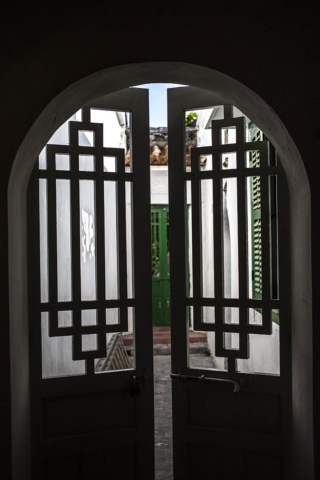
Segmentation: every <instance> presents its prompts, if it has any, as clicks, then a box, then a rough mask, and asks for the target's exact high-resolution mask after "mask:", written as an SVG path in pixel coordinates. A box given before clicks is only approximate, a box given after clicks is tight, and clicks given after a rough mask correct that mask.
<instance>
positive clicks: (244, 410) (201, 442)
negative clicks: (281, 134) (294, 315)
mask: <svg viewBox="0 0 320 480" xmlns="http://www.w3.org/2000/svg"><path fill="white" fill-rule="evenodd" d="M201 109H206V113H205V114H203V115H202V114H201V115H202V116H201V118H200V120H199V124H200V125H202V127H201V131H199V132H198V138H199V139H200V141H199V143H200V145H199V143H198V146H197V147H196V148H192V149H191V151H190V152H189V154H190V157H191V162H190V164H188V162H187V160H186V151H187V144H186V129H185V114H186V112H187V111H189V110H193V111H195V110H196V111H199V112H200V111H201ZM201 122H202V123H201ZM248 122H249V119H247V118H246V117H245V116H243V114H242V113H241V112H239V111H238V110H236V109H235V108H233V107H231V106H229V105H225V102H224V101H223V99H221V98H218V97H217V96H216V95H213V94H211V93H209V92H206V91H201V90H199V89H196V88H193V87H187V88H176V89H171V90H169V91H168V125H169V132H168V138H169V145H168V150H169V152H170V158H171V161H169V179H170V182H169V208H170V220H171V222H170V249H171V315H172V318H174V319H175V321H174V322H173V324H172V371H173V374H174V375H173V377H172V378H173V379H172V392H173V455H174V478H175V480H180V479H181V480H182V479H186V478H188V479H190V480H195V479H197V480H198V479H199V478H208V477H210V478H211V477H212V478H217V479H219V480H221V479H225V480H227V479H228V480H229V479H232V478H237V479H247V478H255V477H254V475H255V474H256V468H257V465H258V463H259V460H258V459H261V464H262V465H263V464H266V463H267V462H268V461H269V460H270V465H269V467H268V468H269V471H270V472H272V473H270V474H271V475H272V476H274V477H275V478H288V479H289V478H290V455H291V446H290V438H291V437H290V429H291V420H290V415H291V413H290V412H291V403H290V390H291V365H290V358H291V353H290V352H291V344H290V290H289V285H290V270H289V255H290V254H289V251H290V248H289V241H288V237H287V232H288V231H289V223H288V222H289V210H288V191H287V185H286V181H285V175H284V171H283V169H282V166H281V162H280V160H279V158H277V156H276V155H275V156H274V155H270V151H271V152H272V146H271V145H270V144H269V142H268V141H267V140H261V141H256V142H252V141H251V142H250V141H249V137H248V135H247V128H248ZM253 157H254V158H255V165H253V160H252V159H253ZM274 179H276V180H275V181H274ZM275 184H276V189H275V188H274V187H275ZM189 189H191V211H190V213H191V221H190V224H191V235H190V241H189V242H188V233H187V232H188V212H187V191H188V190H189ZM275 193H276V195H277V197H275ZM250 201H252V202H253V206H252V204H251V203H250ZM275 204H276V205H277V206H276V208H274V206H275ZM256 210H259V226H258V227H259V228H256V226H255V221H256V219H257V218H256V216H255V215H254V214H253V213H252V211H254V212H255V211H256ZM277 229H278V230H279V234H278V235H277ZM188 243H189V246H188ZM256 257H257V258H256ZM188 258H190V259H191V264H190V267H191V290H190V294H189V292H188ZM255 261H256V262H257V264H255ZM252 272H254V273H255V274H256V275H258V274H259V279H257V278H254V277H253V275H252ZM258 280H259V289H261V295H259V297H258V298H257V296H254V295H253V292H252V289H253V288H257V285H258ZM274 282H277V284H276V285H274ZM274 287H276V288H274ZM277 292H279V293H277ZM190 312H191V313H190ZM279 312H280V314H279ZM279 319H281V337H280V322H279ZM275 320H276V321H275ZM189 321H191V325H192V326H193V329H194V330H196V331H202V332H203V331H204V332H206V333H207V338H208V344H209V347H210V350H211V352H210V353H211V358H212V367H210V368H208V367H206V368H204V367H203V366H201V364H200V363H197V362H195V361H194V360H193V358H192V356H191V355H190V351H189V339H188V330H189V329H188V324H189ZM279 338H280V340H281V341H280V342H279ZM237 391H238V393H237ZM267 471H268V470H267ZM263 475H265V472H263ZM256 478H260V475H259V476H257V477H256Z"/></svg>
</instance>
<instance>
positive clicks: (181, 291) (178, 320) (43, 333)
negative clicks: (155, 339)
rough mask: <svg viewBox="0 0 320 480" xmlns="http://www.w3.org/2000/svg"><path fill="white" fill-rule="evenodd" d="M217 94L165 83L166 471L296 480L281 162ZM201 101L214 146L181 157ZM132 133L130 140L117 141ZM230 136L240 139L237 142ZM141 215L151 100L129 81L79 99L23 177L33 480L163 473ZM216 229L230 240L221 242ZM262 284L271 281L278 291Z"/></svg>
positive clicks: (146, 190) (147, 234)
mask: <svg viewBox="0 0 320 480" xmlns="http://www.w3.org/2000/svg"><path fill="white" fill-rule="evenodd" d="M224 103H225V102H224V101H223V100H222V99H221V98H220V97H219V96H216V95H214V94H210V93H209V92H206V91H201V90H199V89H196V88H192V87H187V88H177V89H172V90H169V92H168V119H169V125H168V128H169V155H170V157H169V208H170V222H169V231H170V249H169V248H168V246H167V259H168V258H169V257H168V253H169V252H170V262H168V261H167V264H166V269H165V272H166V273H167V277H168V273H170V298H171V302H170V303H171V305H170V307H171V319H172V322H171V333H172V374H171V378H172V405H173V459H174V465H173V468H174V479H175V480H186V479H188V480H200V479H207V478H211V477H212V478H216V479H217V480H218V479H219V480H220V479H221V480H230V479H233V478H237V479H243V480H244V479H252V480H253V479H257V478H259V479H260V480H261V479H264V478H268V479H269V478H273V479H274V480H276V479H282V478H288V479H289V478H290V458H291V457H290V455H291V451H290V438H291V436H290V425H291V403H290V391H291V363H290V358H291V355H290V348H291V342H290V311H289V307H290V272H289V267H288V265H289V261H288V259H289V248H288V233H287V232H288V218H289V215H288V211H287V199H286V195H287V190H286V184H285V178H284V173H283V170H282V167H281V163H280V160H279V159H278V160H277V162H275V163H270V156H269V143H268V141H266V140H265V141H261V142H256V143H255V144H254V145H253V143H252V142H251V143H250V142H248V141H247V138H246V135H245V131H246V118H245V117H244V116H243V115H242V114H241V113H240V114H239V113H238V112H237V111H236V109H233V108H232V107H231V106H228V105H224ZM197 109H198V110H199V111H200V110H201V109H204V110H208V109H209V110H210V112H209V113H210V115H209V116H208V118H207V122H206V125H205V128H204V130H209V131H207V133H205V134H203V135H204V137H207V139H209V140H208V144H207V145H204V146H198V147H197V148H193V149H192V150H191V161H190V162H189V163H188V162H187V161H186V152H188V149H187V147H186V142H185V138H186V127H185V115H186V112H187V111H189V110H192V111H194V110H197ZM221 109H222V110H221ZM221 111H222V112H223V115H222V118H221ZM219 112H220V113H219ZM234 114H236V115H234ZM219 115H220V117H219ZM128 128H129V129H130V130H131V132H130V138H131V139H132V140H131V142H132V143H131V145H127V144H126V143H125V142H126V139H125V132H126V129H128ZM226 130H228V132H229V134H230V135H231V134H234V137H233V138H234V140H233V141H232V142H229V140H228V141H227V139H230V138H231V137H230V136H229V137H228V135H227V134H226ZM232 131H233V132H232ZM253 151H254V152H259V155H260V163H259V164H257V166H256V167H255V168H253V167H252V164H250V157H249V160H247V158H248V155H249V156H250V152H253ZM189 153H190V152H189ZM226 157H227V158H228V160H226ZM234 159H236V160H235V161H234ZM228 162H229V163H228ZM129 165H130V166H129ZM228 165H229V168H226V166H228ZM204 166H205V167H204ZM270 176H272V177H276V178H277V186H278V187H277V188H278V189H277V191H278V192H279V194H278V200H277V205H278V206H277V225H278V229H279V234H278V250H277V251H274V250H272V248H271V243H270V235H271V233H272V232H271V231H270V228H271V227H270V225H271V222H270V208H269V204H270V188H269V177H270ZM251 177H255V178H258V179H259V181H255V185H257V184H258V188H259V189H260V190H259V191H260V194H261V197H260V199H261V228H260V231H259V232H258V233H259V235H260V237H259V238H257V241H256V244H257V245H258V247H259V251H257V255H260V257H261V258H260V257H259V259H258V260H259V265H260V267H259V268H262V270H261V272H260V273H261V282H260V284H261V292H262V293H261V298H259V299H257V298H254V297H253V296H252V292H251V291H250V289H252V281H250V275H251V270H250V269H252V268H253V266H252V263H250V262H251V260H249V259H250V258H253V259H254V255H252V249H253V248H255V247H254V245H253V244H252V243H251V244H250V241H249V240H248V239H249V238H250V237H252V235H251V231H250V229H251V228H252V227H251V226H250V225H251V224H250V221H251V220H250V214H249V213H248V212H249V211H251V205H249V203H248V190H247V189H248V188H250V185H252V184H253V182H252V181H251ZM248 178H249V180H248ZM231 180H232V181H231ZM226 182H227V187H226ZM188 196H189V199H188ZM190 198H191V200H190ZM235 199H236V200H235ZM188 205H190V207H189V209H190V217H189V216H188V212H187V209H188ZM232 205H233V207H232ZM249 207H250V208H249ZM151 212H152V210H151V207H150V165H149V115H148V92H147V91H145V90H143V89H134V88H132V89H128V90H124V91H120V92H117V93H116V94H112V95H108V96H107V97H104V98H102V99H99V100H97V101H96V102H93V103H92V104H90V105H87V106H84V107H83V108H82V109H81V111H80V112H77V114H75V115H74V116H73V117H72V119H70V121H68V122H67V123H66V124H64V125H63V126H61V128H60V129H59V131H57V132H56V134H55V135H54V137H52V139H51V140H50V141H49V143H48V145H47V146H46V147H45V149H44V150H43V151H42V153H41V155H40V158H39V162H38V163H37V165H36V167H35V169H34V172H33V175H32V177H31V179H30V183H29V190H28V215H29V217H28V218H29V222H28V239H29V240H28V242H29V245H28V255H29V267H28V275H29V335H30V365H31V370H30V371H31V378H30V392H31V425H32V428H31V432H32V439H31V440H32V478H33V479H35V480H40V479H41V480H42V479H43V480H49V479H56V478H59V479H60V480H61V479H68V480H70V479H75V480H80V479H81V480H84V479H90V480H93V479H94V480H96V479H97V480H102V479H110V480H118V479H119V480H123V479H126V478H132V479H136V480H151V479H153V478H155V472H154V397H153V346H152V286H153V285H154V284H155V283H156V282H157V280H156V278H157V277H156V274H157V268H158V267H155V265H154V264H153V265H152V261H151V255H150V253H152V252H150V250H151V247H150V238H151V223H152V222H150V219H151V218H152V217H151V215H150V214H151ZM165 212H166V213H167V211H165ZM153 213H155V211H153ZM227 214H228V218H227V217H224V215H227ZM235 214H236V215H235ZM188 218H190V220H188ZM226 218H227V220H228V222H229V223H228V222H227V221H226ZM235 218H236V223H234V222H235ZM188 223H189V225H188ZM153 224H155V222H153ZM225 224H228V225H229V231H230V234H231V237H232V235H233V237H232V238H233V242H234V245H236V247H234V250H232V248H231V249H230V245H229V244H228V245H227V243H226V242H227V240H226V238H227V237H225V235H226V233H225V231H224V227H223V225H225ZM189 226H190V232H191V235H190V242H189V239H188V238H187V232H188V228H189ZM232 232H233V233H232ZM164 235H166V234H165V233H164ZM167 235H168V234H167ZM153 238H155V237H153ZM166 238H168V236H167V237H166ZM228 241H229V240H228ZM227 247H228V248H227ZM250 249H251V250H250ZM249 250H250V251H249ZM227 251H228V252H229V251H230V252H231V253H230V255H231V257H230V258H231V262H229V264H228V268H227V267H226V261H225V258H226V257H225V252H227ZM234 251H236V252H238V253H237V255H236V256H235V257H234V256H232V255H233V253H232V252H234ZM156 256H157V255H156ZM164 256H165V255H164ZM234 258H236V261H235V260H234ZM272 259H273V260H274V261H272ZM253 261H254V260H253ZM230 265H231V266H230ZM261 265H262V267H261ZM271 265H277V267H276V268H277V269H278V270H279V272H277V273H278V274H277V275H273V276H272V275H271V273H270V269H271ZM169 267H170V269H169ZM189 268H190V272H191V273H190V275H191V285H190V288H189ZM230 269H231V270H230ZM232 269H233V270H232ZM158 271H159V270H158ZM230 271H231V272H234V273H233V277H232V278H231V286H230V285H229V286H228V289H227V288H226V282H227V278H229V277H228V275H229V276H230ZM150 272H153V273H152V275H150ZM271 277H272V278H273V277H274V278H278V279H279V285H278V288H277V289H273V288H271V287H272V285H271ZM160 279H161V277H160ZM166 281H168V280H167V279H166ZM235 285H236V287H235ZM229 287H230V288H229ZM166 288H168V287H166ZM227 291H228V292H231V294H226V292H227ZM274 291H276V293H275V294H273V293H272V292H274ZM273 311H277V312H278V317H277V318H278V324H277V325H276V324H275V323H274V322H273V321H272V312H273ZM258 314H259V315H258ZM279 319H280V320H279ZM280 322H281V341H280V330H279V329H280V327H279V324H280ZM190 323H191V325H192V327H193V329H194V330H196V331H205V332H206V333H207V338H208V345H209V348H210V351H211V357H210V358H211V360H212V365H211V366H210V367H208V366H206V367H204V366H203V364H201V362H200V363H199V361H198V360H199V359H198V357H194V356H193V354H192V351H191V349H190V348H189V338H188V335H189V324H190ZM261 352H262V353H264V356H263V357H261V355H260V354H261ZM275 358H276V362H275V364H274V362H273V360H274V359H275ZM168 381H169V379H168Z"/></svg>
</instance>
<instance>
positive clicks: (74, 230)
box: [69, 122, 82, 360]
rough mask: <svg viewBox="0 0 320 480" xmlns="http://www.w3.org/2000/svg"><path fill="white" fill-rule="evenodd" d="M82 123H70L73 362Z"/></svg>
mask: <svg viewBox="0 0 320 480" xmlns="http://www.w3.org/2000/svg"><path fill="white" fill-rule="evenodd" d="M80 126H81V123H78V122H77V123H76V122H70V123H69V138H70V173H71V246H72V248H71V252H72V300H73V328H74V330H75V334H74V336H73V338H72V344H73V345H72V348H73V360H78V359H80V358H81V351H82V345H81V309H80V301H81V263H80V262H81V257H80V253H81V252H80V197H79V179H78V177H77V173H78V172H79V158H78V153H77V146H78V130H79V127H80Z"/></svg>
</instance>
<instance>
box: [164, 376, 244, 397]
mask: <svg viewBox="0 0 320 480" xmlns="http://www.w3.org/2000/svg"><path fill="white" fill-rule="evenodd" d="M170 377H171V378H177V379H178V380H197V381H198V382H203V383H204V382H216V383H224V384H226V383H228V384H231V385H232V386H233V393H238V392H239V390H240V385H239V383H238V382H235V381H234V380H229V379H228V378H211V377H205V376H204V375H201V377H196V376H192V375H182V374H181V373H171V374H170Z"/></svg>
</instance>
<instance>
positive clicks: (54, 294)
mask: <svg viewBox="0 0 320 480" xmlns="http://www.w3.org/2000/svg"><path fill="white" fill-rule="evenodd" d="M55 169H56V166H55V150H54V148H52V147H51V146H50V145H48V146H47V170H48V180H47V192H48V259H49V261H48V268H49V275H48V281H49V303H50V304H51V305H50V314H49V335H50V336H52V335H53V334H54V331H55V330H56V329H57V328H58V312H57V309H56V308H53V306H52V304H53V305H56V304H57V302H58V272H57V270H58V264H57V260H58V254H57V198H56V179H55Z"/></svg>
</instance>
